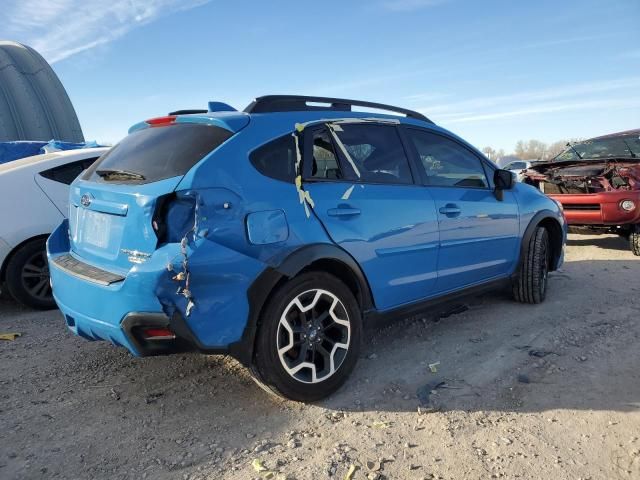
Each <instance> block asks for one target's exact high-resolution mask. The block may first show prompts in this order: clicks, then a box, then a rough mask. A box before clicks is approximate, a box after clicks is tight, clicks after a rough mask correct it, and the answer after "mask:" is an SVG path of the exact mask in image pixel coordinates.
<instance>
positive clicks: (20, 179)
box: [0, 148, 109, 309]
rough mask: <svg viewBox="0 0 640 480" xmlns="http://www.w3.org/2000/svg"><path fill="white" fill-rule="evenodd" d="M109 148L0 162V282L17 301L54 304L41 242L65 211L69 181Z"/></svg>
mask: <svg viewBox="0 0 640 480" xmlns="http://www.w3.org/2000/svg"><path fill="white" fill-rule="evenodd" d="M107 150H109V149H108V148H84V149H80V150H67V151H62V152H54V153H46V154H44V155H35V156H33V157H27V158H23V159H20V160H14V161H11V162H8V163H4V164H0V205H1V207H0V286H3V290H5V289H6V290H7V291H8V292H9V294H10V295H11V296H12V297H13V298H15V299H16V300H17V301H19V302H20V303H22V304H24V305H27V306H30V307H33V308H39V309H48V308H54V307H55V303H54V301H53V297H52V294H51V286H50V284H49V266H48V264H47V256H46V252H45V242H46V240H47V237H48V236H49V234H50V233H51V232H52V231H53V230H54V229H55V228H56V227H57V226H58V225H60V222H62V220H63V219H64V218H65V216H66V215H67V212H68V211H69V185H70V184H71V182H73V181H74V180H75V178H76V177H77V176H78V175H80V173H82V172H83V171H84V170H85V169H86V168H88V167H89V166H90V165H91V164H92V163H93V162H94V161H95V160H96V159H97V158H98V157H99V156H100V155H102V154H103V153H105V152H106V151H107Z"/></svg>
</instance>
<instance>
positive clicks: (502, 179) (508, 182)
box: [493, 169, 516, 201]
mask: <svg viewBox="0 0 640 480" xmlns="http://www.w3.org/2000/svg"><path fill="white" fill-rule="evenodd" d="M515 181H516V180H515V174H514V173H513V172H512V171H511V170H501V169H498V170H496V171H495V173H494V174H493V184H494V185H495V186H496V189H495V195H496V198H497V199H498V200H500V201H502V199H503V198H504V195H503V192H504V191H505V190H511V189H512V188H513V185H514V184H515Z"/></svg>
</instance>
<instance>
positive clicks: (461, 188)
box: [405, 128, 520, 293]
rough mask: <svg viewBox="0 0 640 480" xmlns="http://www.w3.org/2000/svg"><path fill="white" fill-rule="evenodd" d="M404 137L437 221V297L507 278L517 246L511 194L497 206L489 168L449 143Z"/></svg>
mask: <svg viewBox="0 0 640 480" xmlns="http://www.w3.org/2000/svg"><path fill="white" fill-rule="evenodd" d="M405 132H406V133H407V136H408V138H409V139H410V143H411V144H412V145H413V146H414V147H415V153H416V154H417V156H418V158H419V162H417V163H419V164H420V165H421V166H422V168H423V171H422V172H421V173H422V174H423V180H424V183H425V185H426V188H427V189H428V190H429V192H430V193H431V196H432V197H433V199H434V201H435V206H436V211H437V216H438V224H439V227H440V251H439V256H438V281H437V285H436V291H437V293H445V292H448V291H453V290H458V289H461V288H464V287H468V286H473V285H475V284H478V283H482V282H485V281H488V280H491V279H494V278H499V277H501V276H506V275H507V274H509V273H510V272H511V271H512V269H513V267H514V265H515V262H516V261H517V258H518V250H519V248H518V247H519V241H520V239H519V230H520V225H519V216H518V204H517V201H516V199H515V196H514V195H513V192H510V191H505V192H504V198H503V200H502V201H499V200H498V199H497V198H496V197H495V194H494V191H493V185H492V180H491V177H492V172H493V168H492V167H491V166H490V165H489V164H488V163H486V162H485V161H484V160H482V159H481V158H480V157H479V156H477V155H476V154H475V153H474V152H473V151H472V150H471V149H469V148H467V147H466V146H464V145H462V144H461V143H459V142H457V141H455V140H454V139H452V138H449V137H446V136H444V135H440V134H436V133H433V132H428V131H426V130H421V129H413V128H407V129H406V130H405ZM487 173H489V175H487Z"/></svg>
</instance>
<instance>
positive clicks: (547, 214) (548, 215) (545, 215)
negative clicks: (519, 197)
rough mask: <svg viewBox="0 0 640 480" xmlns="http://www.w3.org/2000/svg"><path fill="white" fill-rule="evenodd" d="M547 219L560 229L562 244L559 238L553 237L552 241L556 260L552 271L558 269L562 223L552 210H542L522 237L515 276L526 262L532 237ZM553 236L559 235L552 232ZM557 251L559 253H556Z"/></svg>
mask: <svg viewBox="0 0 640 480" xmlns="http://www.w3.org/2000/svg"><path fill="white" fill-rule="evenodd" d="M547 219H549V220H552V221H553V222H555V224H556V225H557V227H558V231H559V232H560V242H559V244H558V239H557V238H553V237H552V239H551V240H552V241H554V242H555V243H554V245H553V247H554V258H553V263H552V265H551V268H550V270H552V271H553V270H555V269H556V268H557V265H558V261H559V260H560V254H561V251H562V246H563V240H564V239H563V234H562V226H561V225H560V222H558V219H557V218H556V215H555V214H554V213H553V212H552V211H551V210H540V211H539V212H538V213H536V214H535V215H534V216H533V218H532V219H531V220H530V221H529V225H527V228H526V229H525V231H524V235H523V236H522V240H521V242H520V255H519V257H518V267H517V268H516V271H515V272H514V275H517V274H518V272H519V270H520V265H522V262H524V259H525V257H526V255H527V246H528V245H529V240H531V236H532V235H533V234H534V232H535V231H536V228H538V226H539V225H540V224H541V223H542V222H544V221H546V220H547ZM550 234H551V235H557V232H550ZM556 250H557V251H556Z"/></svg>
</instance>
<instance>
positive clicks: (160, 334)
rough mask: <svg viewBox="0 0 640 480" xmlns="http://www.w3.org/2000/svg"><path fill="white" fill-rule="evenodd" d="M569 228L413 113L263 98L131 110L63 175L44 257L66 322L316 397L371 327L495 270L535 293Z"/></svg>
mask: <svg viewBox="0 0 640 480" xmlns="http://www.w3.org/2000/svg"><path fill="white" fill-rule="evenodd" d="M354 107H367V108H365V110H369V111H367V112H362V111H361V112H358V111H354ZM372 109H376V111H377V112H379V111H380V110H386V111H388V112H389V113H390V114H382V113H370V111H371V110H372ZM361 110H362V108H361ZM565 239H566V225H565V220H564V216H563V213H562V210H561V208H560V207H559V205H558V204H557V203H556V202H554V201H553V200H551V199H549V198H547V197H546V196H545V195H543V194H542V193H541V192H540V191H538V190H537V189H535V188H533V187H531V186H529V185H525V184H522V183H516V182H515V181H514V177H513V175H512V173H511V172H509V171H506V170H500V169H498V168H497V167H496V166H495V165H494V164H493V163H491V162H490V161H489V160H487V159H486V158H485V157H484V156H483V155H482V154H481V153H480V152H478V151H477V150H476V149H475V148H473V147H472V146H471V145H469V144H468V143H466V142H465V141H464V140H462V139H460V138H459V137H457V136H455V135H453V134H452V133H450V132H448V131H447V130H444V129H443V128H440V127H438V126H436V125H435V124H434V123H433V122H431V121H430V120H429V119H427V118H426V117H425V116H423V115H422V114H420V113H417V112H413V111H411V110H406V109H403V108H398V107H393V106H389V105H381V104H374V103H370V102H361V101H354V100H344V99H335V98H324V97H303V96H280V95H278V96H276V95H273V96H265V97H260V98H258V99H256V100H255V101H254V102H252V103H251V104H250V105H249V106H248V107H247V108H246V109H245V110H244V111H243V112H239V111H236V110H235V109H233V108H232V107H230V106H229V105H226V104H224V103H221V102H210V104H209V109H208V110H182V111H178V112H173V113H172V114H169V115H168V116H165V117H159V118H153V119H150V120H147V121H145V122H141V123H139V124H137V125H134V126H133V127H132V128H131V129H130V131H129V135H128V136H127V137H125V138H124V139H123V140H122V141H121V142H120V143H118V144H117V145H116V146H115V147H113V148H112V149H111V150H110V151H109V152H107V153H106V154H104V155H103V156H102V157H100V158H99V159H98V160H97V161H96V162H95V163H94V164H93V166H92V167H91V168H89V169H88V170H87V171H86V172H85V173H84V174H83V175H82V176H81V177H80V178H78V179H77V180H76V181H75V182H74V183H73V184H72V186H71V193H70V212H69V220H66V221H65V222H64V223H63V224H62V225H60V227H59V228H58V229H57V230H56V231H55V232H54V233H53V234H52V235H51V237H50V238H49V240H48V257H49V263H50V268H51V279H52V285H53V294H54V297H55V300H56V302H57V304H58V306H59V307H60V310H62V312H63V314H64V317H65V319H66V323H67V325H68V327H69V328H70V329H71V330H72V331H73V332H74V333H76V334H77V335H80V336H82V337H84V338H87V339H89V340H109V341H111V342H112V343H113V344H115V345H120V346H124V347H126V348H127V349H128V350H129V351H130V352H131V353H133V354H134V355H156V354H167V353H174V352H179V351H187V350H196V351H200V352H204V353H227V354H231V355H233V356H234V357H236V358H237V359H239V360H240V361H241V362H242V363H243V364H244V365H246V366H247V367H249V368H250V369H251V371H252V372H253V374H254V376H255V377H256V379H257V380H258V381H259V382H260V383H261V384H262V385H263V386H266V387H268V388H269V389H270V390H272V391H274V392H276V393H278V394H280V395H283V396H286V397H288V398H292V399H296V400H302V401H312V400H316V399H319V398H322V397H324V396H326V395H328V394H330V393H331V392H333V391H335V390H336V389H337V388H338V387H339V386H340V385H341V384H342V383H343V382H344V381H345V379H346V377H347V376H348V375H349V373H350V372H351V370H352V369H353V367H354V365H355V363H356V360H357V358H358V354H359V346H360V343H361V340H362V336H363V328H364V327H365V326H368V325H373V324H377V323H378V322H379V321H380V320H383V319H389V318H393V317H406V316H409V315H412V314H415V313H417V312H418V311H420V310H422V309H425V308H427V307H433V306H434V305H436V304H442V303H443V302H445V301H450V300H452V299H454V298H457V297H459V296H461V295H466V294H469V293H478V292H480V291H483V290H486V289H488V288H497V287H500V286H502V285H505V284H508V285H510V286H511V288H512V289H513V294H514V297H515V299H516V300H517V301H519V302H523V303H539V302H541V301H543V300H544V297H545V291H546V288H547V275H548V272H549V271H552V270H554V269H557V268H558V267H559V266H560V265H561V263H562V259H563V248H564V244H565Z"/></svg>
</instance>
